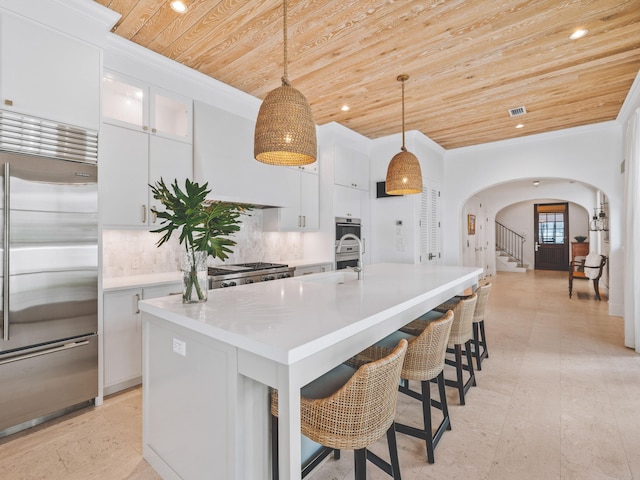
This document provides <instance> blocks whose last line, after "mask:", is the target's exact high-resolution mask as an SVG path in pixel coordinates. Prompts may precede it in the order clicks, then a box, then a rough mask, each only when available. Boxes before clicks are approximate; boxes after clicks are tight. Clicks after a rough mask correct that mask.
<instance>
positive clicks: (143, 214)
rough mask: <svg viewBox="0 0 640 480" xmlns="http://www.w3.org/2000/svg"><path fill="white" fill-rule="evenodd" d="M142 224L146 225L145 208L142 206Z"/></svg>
mask: <svg viewBox="0 0 640 480" xmlns="http://www.w3.org/2000/svg"><path fill="white" fill-rule="evenodd" d="M142 223H147V206H146V205H142Z"/></svg>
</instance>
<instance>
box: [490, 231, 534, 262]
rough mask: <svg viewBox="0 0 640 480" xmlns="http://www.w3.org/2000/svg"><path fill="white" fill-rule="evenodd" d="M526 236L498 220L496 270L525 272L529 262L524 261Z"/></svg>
mask: <svg viewBox="0 0 640 480" xmlns="http://www.w3.org/2000/svg"><path fill="white" fill-rule="evenodd" d="M525 240H526V239H525V238H524V237H523V236H522V235H520V234H519V233H517V232H515V231H513V230H511V229H510V228H508V227H505V226H504V225H502V224H501V223H500V222H496V270H498V271H500V272H521V273H525V272H526V271H527V269H528V268H529V264H527V263H524V253H523V251H524V248H523V245H524V242H525Z"/></svg>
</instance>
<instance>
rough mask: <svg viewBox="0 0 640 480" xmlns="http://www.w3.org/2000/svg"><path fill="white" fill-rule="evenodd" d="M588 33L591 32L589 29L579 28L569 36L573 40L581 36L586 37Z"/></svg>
mask: <svg viewBox="0 0 640 480" xmlns="http://www.w3.org/2000/svg"><path fill="white" fill-rule="evenodd" d="M587 33H589V30H585V29H583V28H579V29H578V30H576V31H575V32H573V33H572V34H571V35H569V38H570V39H571V40H577V39H579V38H582V37H584V36H585V35H586V34H587Z"/></svg>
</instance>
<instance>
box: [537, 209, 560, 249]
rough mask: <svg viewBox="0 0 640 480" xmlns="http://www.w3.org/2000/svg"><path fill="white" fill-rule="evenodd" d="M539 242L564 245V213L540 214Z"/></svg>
mask: <svg viewBox="0 0 640 480" xmlns="http://www.w3.org/2000/svg"><path fill="white" fill-rule="evenodd" d="M538 242H539V243H544V244H551V245H562V244H563V243H564V213H539V214H538Z"/></svg>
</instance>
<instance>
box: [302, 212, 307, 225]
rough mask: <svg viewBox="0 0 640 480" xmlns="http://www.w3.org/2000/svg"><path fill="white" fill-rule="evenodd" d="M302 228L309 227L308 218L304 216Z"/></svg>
mask: <svg viewBox="0 0 640 480" xmlns="http://www.w3.org/2000/svg"><path fill="white" fill-rule="evenodd" d="M302 226H303V227H306V226H307V216H306V215H303V216H302Z"/></svg>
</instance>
